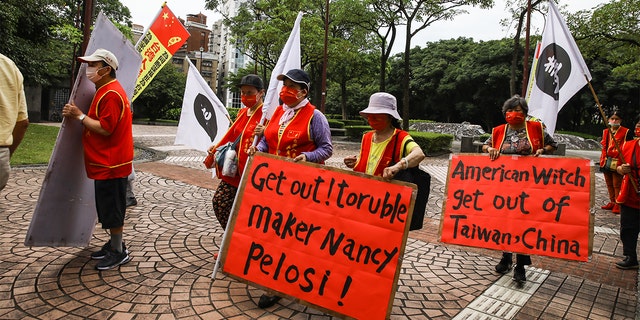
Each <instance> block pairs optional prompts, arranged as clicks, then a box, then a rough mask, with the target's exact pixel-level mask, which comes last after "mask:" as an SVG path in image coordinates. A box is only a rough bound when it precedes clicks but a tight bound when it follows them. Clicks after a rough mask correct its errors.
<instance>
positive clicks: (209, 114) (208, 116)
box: [193, 93, 218, 141]
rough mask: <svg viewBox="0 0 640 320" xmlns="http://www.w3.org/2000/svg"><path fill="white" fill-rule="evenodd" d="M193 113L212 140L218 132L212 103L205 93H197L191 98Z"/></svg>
mask: <svg viewBox="0 0 640 320" xmlns="http://www.w3.org/2000/svg"><path fill="white" fill-rule="evenodd" d="M193 113H194V114H195V115H196V120H198V123H199V124H200V126H201V127H202V128H203V129H204V131H205V132H206V133H207V134H208V135H209V138H211V141H213V140H214V139H215V137H216V134H217V133H218V120H217V119H216V111H215V110H214V109H213V104H211V101H209V99H207V97H206V96H205V95H203V94H201V93H198V95H197V96H196V98H195V99H194V100H193Z"/></svg>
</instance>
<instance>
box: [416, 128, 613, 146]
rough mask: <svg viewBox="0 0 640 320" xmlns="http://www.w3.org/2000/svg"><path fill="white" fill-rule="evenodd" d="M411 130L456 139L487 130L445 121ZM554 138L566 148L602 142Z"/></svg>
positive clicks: (576, 138)
mask: <svg viewBox="0 0 640 320" xmlns="http://www.w3.org/2000/svg"><path fill="white" fill-rule="evenodd" d="M410 129H411V130H415V131H423V132H436V133H445V134H451V135H453V137H454V139H455V140H461V139H462V137H477V136H481V135H483V134H485V133H486V132H485V131H484V130H483V129H482V127H481V126H480V125H477V124H471V123H469V122H466V121H465V122H462V123H444V122H419V123H414V124H412V125H411V127H410ZM554 139H555V140H556V142H558V143H564V144H565V145H566V149H571V150H600V149H601V146H600V142H598V141H595V140H593V139H585V138H582V137H578V136H574V135H568V134H561V133H556V134H555V135H554Z"/></svg>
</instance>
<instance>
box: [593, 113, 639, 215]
mask: <svg viewBox="0 0 640 320" xmlns="http://www.w3.org/2000/svg"><path fill="white" fill-rule="evenodd" d="M621 123H622V117H621V116H620V111H618V110H616V111H614V112H613V113H612V114H611V116H609V128H607V129H604V131H603V132H602V140H601V141H600V144H602V154H601V155H600V171H601V172H602V174H604V181H605V182H606V183H607V191H608V192H609V203H607V204H605V205H604V206H602V207H601V208H602V209H604V210H611V212H613V213H620V206H619V205H618V204H616V197H617V196H618V193H620V185H621V184H622V175H621V174H619V173H618V172H616V167H617V165H619V164H620V163H622V162H621V159H620V153H619V150H622V145H623V144H624V142H625V141H629V140H632V139H633V131H631V130H629V129H628V128H626V127H623V126H621V125H620V124H621ZM609 129H611V133H612V134H613V135H611V134H610V133H609ZM614 139H615V141H614ZM616 145H617V147H616ZM611 161H615V162H616V164H617V165H616V164H614V165H613V167H611V166H610V165H609V163H610V162H611Z"/></svg>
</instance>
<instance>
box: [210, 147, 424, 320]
mask: <svg viewBox="0 0 640 320" xmlns="http://www.w3.org/2000/svg"><path fill="white" fill-rule="evenodd" d="M414 199H415V189H414V188H412V186H410V185H408V184H405V183H389V182H385V181H382V180H381V179H380V178H374V177H372V176H366V175H363V174H359V173H353V172H350V171H345V170H340V169H337V168H331V167H325V166H320V165H317V164H313V163H294V162H292V161H290V160H288V159H286V160H285V158H281V157H276V156H272V155H266V154H261V153H259V154H257V155H255V156H253V157H252V159H251V160H250V163H249V164H248V165H247V169H246V170H245V173H244V176H243V178H242V182H241V184H240V189H239V191H238V197H237V199H236V202H235V205H234V209H233V214H232V218H231V221H230V222H229V226H228V227H227V228H229V230H228V231H227V237H226V238H225V239H224V244H223V252H222V256H221V257H220V258H221V259H222V260H221V265H222V269H221V270H222V271H223V272H224V273H226V274H228V275H230V276H233V277H235V278H237V279H241V280H245V281H247V282H249V283H252V284H255V285H257V286H261V287H264V288H268V289H271V290H274V291H277V292H279V294H284V295H288V296H291V297H293V298H295V299H298V300H300V301H303V302H305V303H307V304H310V305H312V306H314V307H317V308H320V309H322V310H324V311H327V312H329V313H335V314H340V315H345V316H348V317H352V318H358V319H385V318H388V316H389V314H390V311H391V306H392V304H393V298H394V295H395V290H396V284H397V280H398V275H399V272H400V266H401V262H402V255H403V253H404V248H405V244H406V239H407V233H408V229H409V224H410V216H409V214H408V212H411V210H412V209H413V208H412V206H413V200H414Z"/></svg>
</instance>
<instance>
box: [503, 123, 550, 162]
mask: <svg viewBox="0 0 640 320" xmlns="http://www.w3.org/2000/svg"><path fill="white" fill-rule="evenodd" d="M525 128H526V130H527V140H529V145H530V146H531V154H533V153H535V152H536V150H538V149H542V148H543V147H544V128H543V127H542V123H541V122H537V121H527V122H526V126H525ZM506 132H507V124H503V125H499V126H497V127H495V128H493V130H492V132H491V143H492V147H494V148H497V149H501V147H502V143H503V142H504V138H505V136H506Z"/></svg>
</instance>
